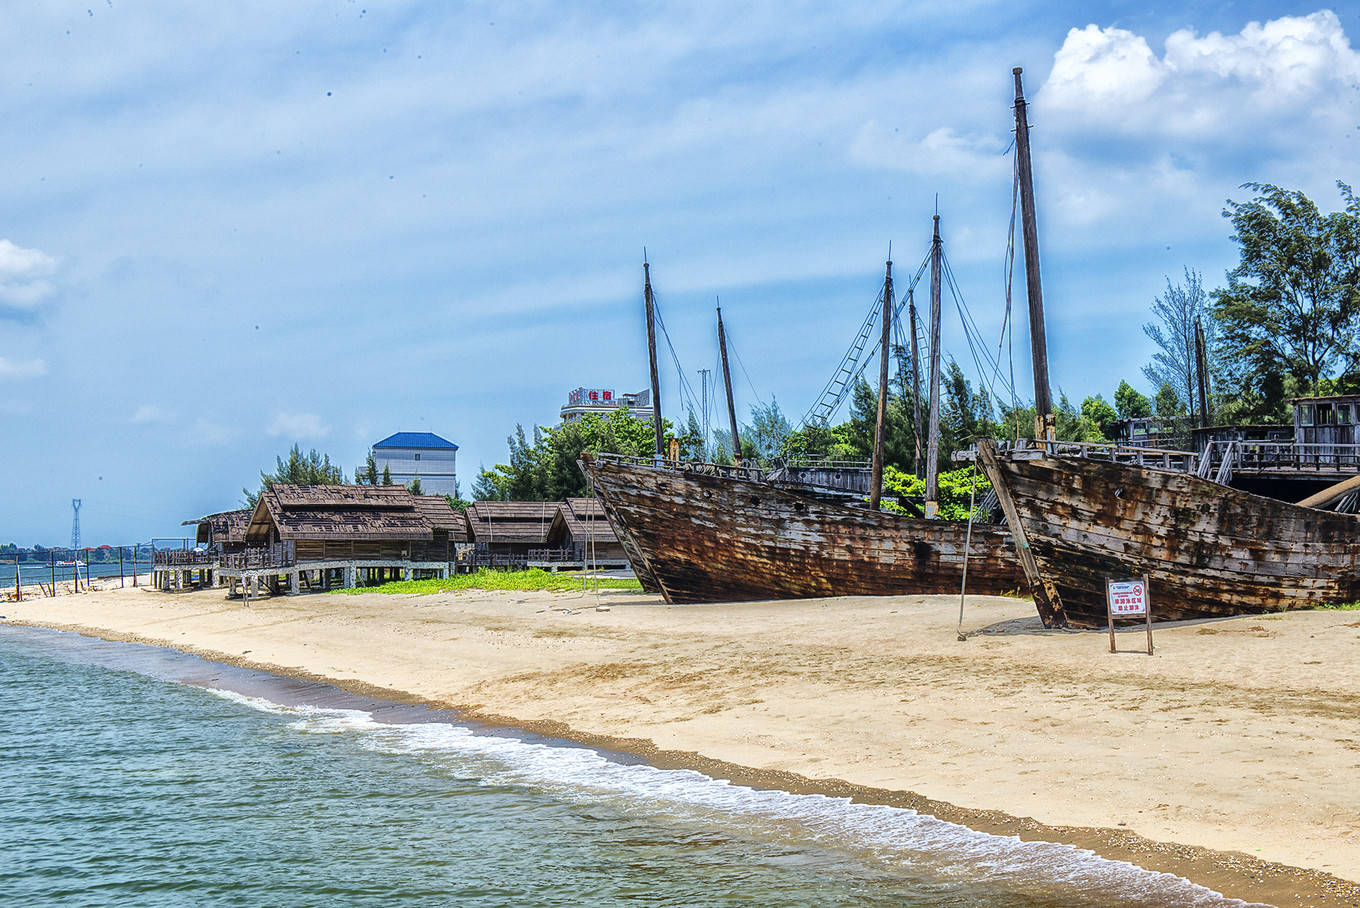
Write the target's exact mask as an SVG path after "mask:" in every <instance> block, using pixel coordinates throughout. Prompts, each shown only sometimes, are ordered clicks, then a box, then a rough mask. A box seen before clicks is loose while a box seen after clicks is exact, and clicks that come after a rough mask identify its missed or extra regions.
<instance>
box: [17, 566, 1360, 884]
mask: <svg viewBox="0 0 1360 908" xmlns="http://www.w3.org/2000/svg"><path fill="white" fill-rule="evenodd" d="M121 592H126V593H133V594H134V595H136V596H138V597H139V598H142V599H146V598H148V596H149V598H150V599H151V603H150V606H151V607H152V608H155V609H156V610H164V609H165V608H166V606H167V605H174V606H176V608H175V610H176V611H178V610H179V607H180V606H184V605H187V604H188V603H189V602H190V601H192V602H193V604H194V605H195V608H192V609H188V610H186V611H188V612H189V614H187V615H186V616H185V617H186V618H192V617H193V616H199V617H201V616H203V615H206V614H215V615H218V616H220V615H221V614H222V613H224V612H239V611H241V607H240V606H239V604H236V603H230V602H226V601H224V600H223V598H222V595H221V591H208V592H206V593H192V594H163V593H152V594H147V593H145V592H142V591H136V592H135V593H134V591H132V590H130V589H129V590H127V591H118V590H114V591H113V594H114V595H119V594H120V593H121ZM214 593H215V595H214ZM624 596H625V597H634V598H637V597H638V594H631V593H630V594H624ZM71 598H75V599H76V602H77V603H79V602H80V600H81V598H83V597H71ZM91 598H94V597H91ZM102 598H107V594H106V595H105V596H104V597H102ZM318 598H321V597H317V596H310V597H298V598H297V599H291V600H286V597H279V598H278V599H276V600H266V603H265V604H266V607H267V606H268V604H270V603H272V604H275V605H279V606H284V605H286V606H288V607H290V608H291V607H296V606H298V605H300V604H302V605H305V604H308V603H314V602H316V600H317V599H318ZM331 598H336V597H331ZM340 598H344V599H349V600H353V599H355V598H356V597H340ZM357 598H360V599H365V600H367V599H373V598H378V599H381V600H387V601H388V602H389V603H391V604H393V605H398V604H400V605H402V606H404V607H405V608H406V609H408V610H411V612H413V613H414V614H416V615H418V614H419V613H420V605H421V603H420V600H421V599H425V600H429V599H430V598H431V597H404V596H376V594H375V595H370V596H364V597H357ZM487 598H491V599H507V598H510V597H506V596H493V597H481V598H480V599H479V600H477V602H478V603H480V604H485V600H486V599H487ZM579 598H580V597H576V596H574V595H573V596H571V597H569V598H567V597H563V596H561V595H553V594H546V595H539V596H530V597H528V599H529V600H532V603H531V604H533V605H544V606H546V607H545V608H543V609H541V610H538V611H536V612H535V614H540V615H541V614H542V613H544V612H548V613H549V614H553V613H554V612H558V611H568V610H569V609H567V608H564V607H563V604H564V602H569V604H577V605H578V607H579V603H576V600H577V599H579ZM610 598H614V599H615V600H616V601H615V602H613V603H608V604H610V605H613V606H614V607H615V608H618V607H619V606H618V603H617V598H618V597H610ZM940 598H946V597H940ZM948 598H951V599H952V598H953V597H948ZM280 600H286V601H280ZM412 600H414V602H413V601H412ZM53 602H54V600H51V599H48V600H38V601H37V602H36V603H33V604H34V605H42V604H44V603H46V604H49V605H51V604H53ZM523 603H524V599H523V598H521V599H519V600H516V602H515V604H523ZM954 603H955V605H954V608H955V609H956V608H957V600H956V599H955V600H954ZM444 604H445V605H447V604H448V603H444ZM630 604H631V603H630ZM878 604H879V605H885V604H888V603H883V602H880V603H878ZM24 605H25V606H29V605H30V603H28V602H26V603H24ZM256 605H257V606H258V605H259V603H256ZM413 605H414V606H416V607H415V608H414V609H412V606H413ZM804 605H805V604H804ZM201 606H212V607H211V608H209V609H207V611H206V612H205V611H204V610H203V609H202V608H201ZM643 606H644V608H646V607H647V605H646V604H645V603H644V604H643ZM1022 606H1023V607H1025V608H1027V607H1028V604H1027V603H1022ZM6 607H7V609H8V610H9V611H10V612H11V613H10V614H9V615H8V623H12V624H20V625H27V626H34V627H46V628H50V629H53V630H62V631H68V632H75V633H79V634H82V635H84V636H89V637H96V638H100V639H104V640H110V641H114V642H131V643H142V644H149V645H152V646H159V647H166V648H169V649H173V650H177V651H179V652H187V653H192V654H194V655H197V656H199V657H202V658H204V659H208V660H210V661H212V662H216V663H221V664H225V665H232V666H237V667H240V668H246V669H250V670H253V671H263V672H267V673H268V674H270V675H273V676H276V677H280V678H293V679H300V680H305V681H309V682H316V683H321V684H326V685H330V686H332V687H335V688H337V689H339V690H342V691H347V692H349V693H352V694H356V695H359V696H363V697H369V698H372V699H376V700H381V701H385V702H395V703H405V704H410V705H417V706H421V707H424V708H428V709H434V710H441V711H443V710H455V711H456V712H457V715H458V717H459V721H461V722H464V723H472V724H478V725H487V726H493V727H499V728H506V729H515V730H520V731H524V732H528V733H532V734H537V735H543V736H545V737H551V738H558V739H564V740H568V741H572V742H575V743H578V744H582V745H585V746H588V747H594V748H600V749H604V750H609V751H613V752H618V753H624V754H630V755H632V756H635V757H638V758H640V759H643V760H645V761H647V762H649V763H651V764H652V765H655V766H658V767H660V768H684V769H691V770H697V771H699V772H701V773H703V774H705V775H707V776H710V777H716V778H724V779H728V780H731V781H732V782H734V783H738V784H743V785H748V786H751V787H754V788H766V789H779V790H784V791H789V792H794V793H815V794H824V795H829V796H833V797H849V798H851V799H853V800H855V801H857V802H861V803H870V804H885V805H890V806H895V807H905V808H910V809H912V810H915V811H917V812H919V813H924V814H929V815H931V816H935V817H937V818H939V819H941V820H946V821H949V822H954V823H958V824H960V825H963V826H967V827H969V828H972V829H975V830H978V831H981V832H987V833H992V834H996V835H1003V836H1017V837H1019V838H1020V839H1022V840H1026V841H1035V840H1043V841H1050V842H1060V843H1063V844H1069V845H1074V846H1076V847H1079V848H1084V849H1089V850H1091V851H1094V852H1095V853H1096V854H1098V855H1100V856H1102V857H1105V858H1109V859H1113V860H1124V861H1128V862H1130V863H1133V864H1136V865H1138V866H1140V867H1143V868H1145V869H1148V870H1153V871H1160V872H1166V873H1172V874H1174V875H1176V876H1180V877H1184V878H1186V879H1188V880H1191V881H1192V882H1195V883H1199V884H1201V885H1204V886H1207V887H1209V888H1211V889H1214V890H1217V891H1219V892H1222V893H1224V894H1225V895H1228V896H1230V897H1235V898H1241V899H1246V900H1258V901H1265V902H1269V903H1272V904H1298V905H1305V904H1306V905H1354V904H1357V903H1360V885H1357V884H1356V883H1355V882H1352V881H1349V880H1346V879H1343V878H1341V877H1338V876H1336V875H1333V874H1329V873H1326V872H1324V871H1322V870H1319V869H1310V868H1306V867H1300V866H1298V865H1293V864H1288V863H1285V862H1279V861H1270V860H1266V859H1264V858H1262V857H1256V856H1251V855H1247V854H1245V853H1242V852H1237V851H1226V850H1225V851H1218V850H1213V849H1211V848H1207V847H1203V846H1199V845H1185V844H1176V843H1173V842H1168V841H1164V840H1156V839H1153V838H1149V837H1147V836H1144V835H1140V834H1138V833H1137V832H1134V831H1130V830H1126V829H1119V828H1116V827H1114V826H1098V825H1091V826H1087V825H1077V824H1061V823H1045V822H1040V821H1038V820H1035V819H1032V818H1030V817H1027V816H1017V815H1015V814H1014V813H1007V812H1005V811H1002V810H990V809H980V808H977V807H969V806H959V805H957V804H956V803H953V802H950V801H947V800H944V799H940V798H932V797H927V796H926V795H923V794H919V793H916V791H914V790H912V789H910V788H907V787H900V788H899V787H885V786H878V785H873V784H864V783H863V782H860V781H847V780H845V779H844V778H841V777H839V776H836V775H830V774H828V775H825V776H822V775H811V774H807V773H803V772H797V771H791V770H789V769H784V768H780V767H778V766H770V765H766V766H763V767H762V766H753V765H750V764H749V763H743V762H739V761H734V760H730V759H724V758H721V757H716V756H709V755H706V754H705V753H703V749H700V748H696V749H694V750H689V749H682V748H674V747H667V746H664V745H662V744H659V743H657V741H656V740H655V736H653V737H644V736H641V735H638V736H629V735H617V734H611V733H608V732H601V731H597V730H594V729H592V728H587V727H583V726H582V724H581V723H580V722H576V721H563V720H562V719H558V718H551V717H550V716H551V714H549V715H547V716H544V715H540V716H537V717H535V716H526V715H516V714H515V712H514V711H512V710H510V709H504V708H502V707H499V706H495V705H488V704H487V703H485V702H472V701H469V700H467V699H463V700H461V701H460V700H458V699H450V698H448V697H440V696H431V695H430V694H429V692H427V691H419V690H414V691H413V690H408V689H405V688H403V687H395V686H390V685H388V684H383V683H375V682H374V681H373V680H367V679H365V678H363V677H358V676H353V674H352V672H351V676H348V677H347V676H346V670H347V669H352V666H345V665H343V664H341V665H337V666H334V668H335V669H336V670H335V671H334V672H328V671H315V670H312V669H311V668H308V667H305V666H302V665H285V664H281V663H280V662H276V661H272V660H268V659H261V658H252V655H253V654H252V652H251V651H250V650H247V651H245V652H244V653H233V652H227V651H225V650H223V649H218V648H215V647H213V646H209V645H204V642H205V641H204V640H202V639H195V640H174V639H173V635H171V636H166V628H164V627H162V628H160V629H159V632H157V631H156V629H155V628H152V627H146V628H143V629H140V630H120V629H118V628H113V627H107V626H102V625H106V624H113V623H117V622H113V621H104V622H102V623H101V624H100V625H96V624H93V623H89V622H87V621H61V620H52V616H48V617H47V619H45V620H44V619H43V618H42V617H41V616H39V615H28V616H21V615H15V614H13V613H12V612H13V610H14V609H15V608H17V607H18V604H16V603H7V604H6ZM759 607H760V606H759V605H753V606H748V608H759ZM822 607H823V608H824V607H825V604H824V603H822ZM663 608H668V609H671V610H672V611H673V610H674V609H675V607H663ZM735 608H740V607H735ZM411 612H408V613H411ZM1351 617H1354V616H1351ZM1233 620H1237V619H1233ZM143 623H145V622H143ZM1007 630H1010V632H1012V633H1014V631H1015V630H1017V628H1009V629H1008V628H1005V627H1000V628H995V629H993V630H992V633H1004V632H1006V631H1007ZM180 635H181V636H188V635H189V633H188V632H187V631H180ZM1070 636H1071V635H1069V637H1070ZM547 639H551V637H548V638H547ZM302 645H303V646H307V645H309V644H307V643H304V644H302ZM326 655H334V654H326ZM1144 658H1146V657H1144ZM323 661H327V660H323ZM475 686H476V685H474V687H475ZM521 712H522V711H521ZM704 749H706V748H704ZM1112 819H1113V817H1111V820H1112Z"/></svg>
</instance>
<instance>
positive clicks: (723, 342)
mask: <svg viewBox="0 0 1360 908" xmlns="http://www.w3.org/2000/svg"><path fill="white" fill-rule="evenodd" d="M718 349H719V350H720V351H721V352H722V367H723V388H725V389H726V391H727V419H728V420H729V422H730V423H731V425H732V462H733V463H734V464H736V465H737V466H741V436H740V435H738V434H737V406H736V404H734V403H733V402H732V373H731V371H729V370H728V368H727V333H726V332H725V331H723V320H722V306H719V307H718Z"/></svg>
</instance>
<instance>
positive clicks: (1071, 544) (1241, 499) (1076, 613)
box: [978, 444, 1360, 627]
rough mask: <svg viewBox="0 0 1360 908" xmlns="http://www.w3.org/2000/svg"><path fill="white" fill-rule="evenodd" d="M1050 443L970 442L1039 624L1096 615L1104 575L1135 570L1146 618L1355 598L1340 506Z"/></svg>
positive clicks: (1357, 533) (1354, 544)
mask: <svg viewBox="0 0 1360 908" xmlns="http://www.w3.org/2000/svg"><path fill="white" fill-rule="evenodd" d="M1061 450H1062V446H1061V444H1052V445H1040V447H1039V449H1037V450H1024V451H1018V452H1011V453H1003V454H999V453H998V452H997V451H995V450H994V449H993V448H992V446H990V445H987V444H983V445H981V446H980V447H979V451H978V459H979V461H980V462H981V465H982V467H983V469H984V470H985V471H986V473H987V476H988V478H989V479H991V481H992V484H993V486H994V487H995V488H996V489H997V494H998V497H999V498H1000V500H1001V504H1002V508H1003V510H1004V512H1005V513H1006V516H1007V520H1008V522H1009V525H1010V528H1011V530H1012V532H1013V533H1014V535H1015V539H1016V544H1017V546H1018V547H1019V550H1020V551H1021V552H1022V553H1023V554H1022V563H1023V564H1024V567H1025V571H1026V574H1027V577H1028V580H1029V583H1030V588H1031V590H1032V592H1033V594H1034V599H1035V605H1036V607H1037V608H1038V610H1039V614H1040V616H1041V617H1042V618H1043V619H1044V621H1045V623H1046V624H1049V625H1053V626H1064V625H1068V624H1071V625H1076V626H1079V627H1095V626H1098V625H1103V624H1104V623H1105V621H1106V605H1105V582H1106V580H1111V579H1125V578H1129V577H1138V576H1140V575H1143V574H1146V575H1147V577H1148V582H1149V589H1150V590H1151V595H1152V603H1153V611H1152V617H1153V620H1154V621H1174V620H1178V619H1185V618H1205V617H1215V616H1226V615H1238V614H1244V613H1251V612H1268V611H1278V610H1281V609H1289V608H1300V607H1307V606H1310V605H1318V604H1322V603H1327V602H1336V603H1339V602H1353V601H1355V600H1356V599H1360V518H1357V517H1356V516H1354V515H1352V514H1337V513H1334V512H1331V511H1320V510H1317V509H1314V508H1308V507H1301V506H1300V505H1297V504H1291V503H1289V502H1285V501H1278V500H1276V499H1271V498H1265V497H1263V496H1260V495H1253V494H1251V493H1250V492H1243V491H1240V490H1238V489H1234V488H1230V487H1229V486H1225V485H1222V484H1220V483H1217V482H1213V481H1212V480H1208V479H1202V478H1200V477H1199V476H1197V475H1195V474H1193V473H1189V472H1183V471H1177V470H1175V469H1174V468H1170V469H1169V468H1165V467H1160V466H1150V465H1146V464H1144V465H1140V464H1138V463H1121V462H1118V461H1114V460H1097V459H1093V458H1092V457H1090V456H1086V457H1073V456H1063V455H1062V454H1061V453H1058V452H1060V451H1061ZM1089 453H1090V452H1088V455H1089Z"/></svg>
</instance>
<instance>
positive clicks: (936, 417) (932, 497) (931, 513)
mask: <svg viewBox="0 0 1360 908" xmlns="http://www.w3.org/2000/svg"><path fill="white" fill-rule="evenodd" d="M942 246H943V244H942V243H941V242H940V216H939V215H938V214H937V215H935V234H934V236H933V237H932V238H931V240H930V428H929V430H928V432H929V434H928V435H927V437H926V518H927V519H931V518H934V517H936V516H938V514H939V512H940V480H939V470H940V258H941V255H940V253H941V249H942Z"/></svg>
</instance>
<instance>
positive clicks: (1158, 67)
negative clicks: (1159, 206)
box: [1035, 10, 1360, 145]
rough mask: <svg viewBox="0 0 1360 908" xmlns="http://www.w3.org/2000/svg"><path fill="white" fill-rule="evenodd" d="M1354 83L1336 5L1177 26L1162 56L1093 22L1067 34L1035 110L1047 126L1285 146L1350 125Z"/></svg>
mask: <svg viewBox="0 0 1360 908" xmlns="http://www.w3.org/2000/svg"><path fill="white" fill-rule="evenodd" d="M1358 79H1360V53H1357V52H1356V51H1355V50H1353V49H1352V48H1351V46H1350V41H1349V40H1348V39H1347V37H1346V34H1345V30H1344V29H1343V28H1342V25H1341V21H1340V20H1339V19H1338V18H1337V15H1336V13H1334V12H1332V11H1331V10H1320V11H1319V12H1315V13H1312V14H1311V15H1308V16H1282V17H1280V18H1279V19H1272V20H1269V21H1267V22H1265V23H1264V24H1263V23H1260V22H1250V23H1248V24H1247V25H1246V26H1245V27H1244V28H1243V29H1242V31H1241V32H1239V33H1238V34H1236V35H1224V34H1221V33H1219V32H1210V33H1209V34H1207V35H1204V36H1202V37H1201V36H1198V35H1196V34H1195V32H1194V31H1193V30H1191V29H1181V30H1180V31H1176V32H1173V33H1172V34H1171V35H1170V36H1169V37H1168V38H1167V39H1166V43H1165V53H1164V54H1163V55H1162V56H1161V57H1158V56H1157V55H1156V54H1155V53H1154V52H1153V50H1152V49H1151V47H1150V46H1149V45H1148V42H1147V39H1146V38H1144V37H1143V36H1141V35H1137V34H1134V33H1133V32H1131V31H1127V30H1125V29H1121V28H1101V27H1099V26H1097V25H1087V26H1086V27H1085V28H1081V29H1077V28H1074V29H1072V30H1070V31H1069V32H1068V33H1067V38H1066V40H1065V41H1064V42H1063V45H1062V47H1061V48H1060V49H1059V50H1058V52H1057V53H1056V54H1055V55H1054V58H1053V69H1052V71H1051V72H1050V73H1049V76H1048V79H1047V80H1046V81H1045V82H1044V85H1043V88H1042V89H1041V91H1040V92H1039V95H1038V97H1037V99H1036V101H1035V106H1036V113H1037V114H1038V117H1037V118H1038V119H1039V120H1040V121H1041V122H1046V123H1048V124H1050V125H1057V126H1059V127H1062V128H1069V129H1073V130H1083V131H1091V130H1095V131H1101V132H1114V133H1122V134H1127V135H1142V136H1155V137H1174V138H1176V139H1179V140H1183V141H1191V142H1203V143H1210V144H1227V143H1239V142H1241V141H1243V140H1244V139H1248V138H1249V139H1251V140H1252V141H1255V142H1262V143H1266V144H1271V145H1280V144H1286V145H1287V144H1292V143H1295V142H1299V141H1307V140H1308V139H1310V138H1313V137H1315V136H1316V134H1317V132H1318V130H1319V128H1325V127H1326V126H1327V125H1328V124H1333V125H1335V124H1336V123H1341V122H1347V121H1349V125H1350V126H1351V127H1354V116H1353V113H1354V111H1355V110H1356V108H1357V105H1358V104H1360V100H1358V99H1357V97H1356V91H1355V88H1356V81H1357V80H1358ZM1347 108H1349V109H1350V111H1351V113H1350V114H1347V113H1345V110H1346V109H1347Z"/></svg>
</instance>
